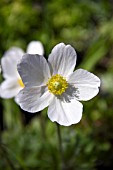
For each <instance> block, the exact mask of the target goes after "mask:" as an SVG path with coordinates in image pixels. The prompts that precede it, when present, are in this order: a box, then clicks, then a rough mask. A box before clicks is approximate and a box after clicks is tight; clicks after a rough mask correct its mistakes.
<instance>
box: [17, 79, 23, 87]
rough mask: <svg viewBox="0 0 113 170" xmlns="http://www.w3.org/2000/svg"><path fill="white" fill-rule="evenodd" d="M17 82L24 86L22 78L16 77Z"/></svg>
mask: <svg viewBox="0 0 113 170" xmlns="http://www.w3.org/2000/svg"><path fill="white" fill-rule="evenodd" d="M18 83H19V85H20V86H21V87H24V83H23V81H22V79H18Z"/></svg>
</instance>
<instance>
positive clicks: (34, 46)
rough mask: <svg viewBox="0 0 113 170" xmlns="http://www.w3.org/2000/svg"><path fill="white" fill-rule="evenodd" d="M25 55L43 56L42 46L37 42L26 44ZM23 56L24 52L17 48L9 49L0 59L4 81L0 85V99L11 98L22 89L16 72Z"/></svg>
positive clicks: (21, 83) (22, 85)
mask: <svg viewBox="0 0 113 170" xmlns="http://www.w3.org/2000/svg"><path fill="white" fill-rule="evenodd" d="M26 52H27V53H29V54H40V55H43V52H44V50H43V46H42V44H41V42H39V41H31V42H30V43H29V44H28V47H27V50H26ZM23 55H24V51H23V50H22V49H21V48H18V47H12V48H10V49H9V50H8V51H7V52H5V54H4V55H3V57H2V59H1V66H2V72H3V77H4V79H5V80H4V81H3V82H2V83H1V97H2V98H7V99H8V98H12V97H15V96H16V95H17V94H18V92H19V91H20V90H21V89H22V88H23V87H24V84H23V82H22V80H21V77H20V75H19V73H18V71H17V63H18V62H19V61H20V60H21V58H22V56H23Z"/></svg>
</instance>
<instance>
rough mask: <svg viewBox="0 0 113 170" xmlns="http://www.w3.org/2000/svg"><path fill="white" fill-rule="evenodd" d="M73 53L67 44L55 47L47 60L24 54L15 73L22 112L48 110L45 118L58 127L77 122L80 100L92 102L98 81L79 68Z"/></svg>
mask: <svg viewBox="0 0 113 170" xmlns="http://www.w3.org/2000/svg"><path fill="white" fill-rule="evenodd" d="M76 57H77V56H76V52H75V50H74V48H73V47H71V46H70V45H65V44H64V43H60V44H58V45H56V46H55V47H54V48H53V50H52V52H51V54H50V55H49V58H48V63H47V61H46V59H45V58H44V57H43V56H40V55H29V54H25V55H24V56H23V58H22V60H21V62H20V64H18V71H19V73H20V76H21V78H22V81H23V82H24V85H25V87H24V88H23V89H22V90H21V91H20V92H19V94H18V95H17V101H18V103H19V104H20V107H21V108H22V109H23V110H26V111H28V112H38V111H40V110H42V109H44V108H45V107H47V106H49V108H48V117H49V118H50V119H51V121H53V122H54V121H56V122H57V123H59V124H60V125H64V126H69V125H71V124H75V123H78V122H79V121H80V120H81V117H82V111H83V105H82V103H80V102H79V100H82V101H86V100H90V99H92V98H93V97H94V96H96V95H97V93H98V92H99V86H100V79H99V78H98V77H97V76H95V75H94V74H92V73H90V72H88V71H86V70H83V69H78V70H76V71H74V72H73V70H74V68H75V65H76Z"/></svg>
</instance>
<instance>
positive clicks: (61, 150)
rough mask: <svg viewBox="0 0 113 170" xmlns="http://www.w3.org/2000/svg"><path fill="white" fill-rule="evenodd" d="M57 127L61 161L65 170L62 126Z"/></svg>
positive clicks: (62, 169) (62, 168)
mask: <svg viewBox="0 0 113 170" xmlns="http://www.w3.org/2000/svg"><path fill="white" fill-rule="evenodd" d="M56 125H57V134H58V144H59V153H60V159H61V170H65V168H64V165H65V164H64V163H65V162H64V154H63V148H62V137H61V130H60V125H59V124H58V123H56Z"/></svg>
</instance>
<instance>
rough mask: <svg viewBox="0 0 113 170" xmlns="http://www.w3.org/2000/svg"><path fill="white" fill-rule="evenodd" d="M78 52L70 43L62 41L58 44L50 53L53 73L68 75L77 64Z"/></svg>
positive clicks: (49, 60)
mask: <svg viewBox="0 0 113 170" xmlns="http://www.w3.org/2000/svg"><path fill="white" fill-rule="evenodd" d="M76 57H77V56H76V52H75V50H74V48H73V47H71V46H70V45H65V44H64V43H60V44H58V45H56V46H55V47H54V48H53V50H52V52H51V54H50V55H49V58H48V62H49V64H50V66H51V70H52V72H53V74H57V73H58V74H61V75H63V76H68V75H69V74H71V73H72V72H73V70H74V67H75V65H76Z"/></svg>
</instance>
